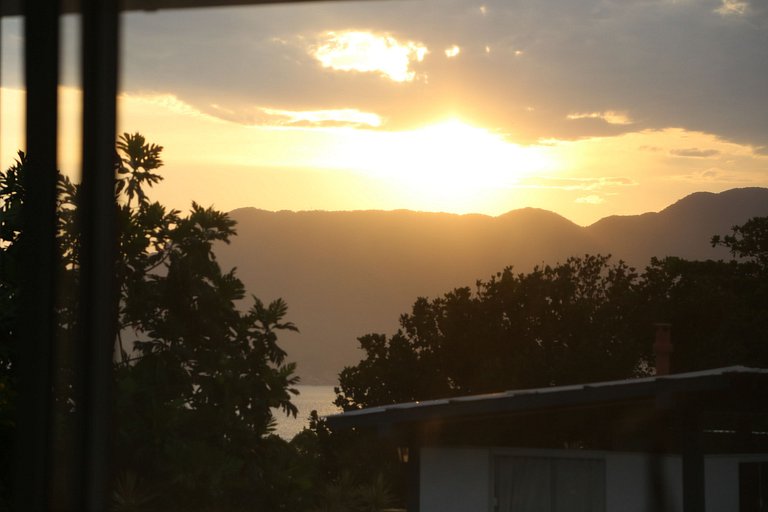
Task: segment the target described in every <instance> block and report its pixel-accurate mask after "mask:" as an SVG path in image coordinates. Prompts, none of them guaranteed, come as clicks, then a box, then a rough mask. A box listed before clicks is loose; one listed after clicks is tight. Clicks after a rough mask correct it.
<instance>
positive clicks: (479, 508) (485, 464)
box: [419, 447, 493, 512]
mask: <svg viewBox="0 0 768 512" xmlns="http://www.w3.org/2000/svg"><path fill="white" fill-rule="evenodd" d="M420 455H421V460H420V466H421V469H420V472H421V484H420V485H421V487H420V490H419V492H420V512H489V511H491V510H492V509H491V504H490V499H491V483H492V482H493V478H492V475H491V461H490V450H489V449H485V448H431V447H425V448H422V449H421V453H420Z"/></svg>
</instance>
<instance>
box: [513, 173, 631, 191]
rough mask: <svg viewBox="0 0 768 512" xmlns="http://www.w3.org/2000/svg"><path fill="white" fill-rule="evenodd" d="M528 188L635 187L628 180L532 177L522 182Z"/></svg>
mask: <svg viewBox="0 0 768 512" xmlns="http://www.w3.org/2000/svg"><path fill="white" fill-rule="evenodd" d="M520 185H521V186H523V187H528V188H550V189H559V190H585V191H586V190H598V189H602V188H606V187H627V186H632V185H636V182H635V181H633V180H631V179H629V178H620V177H604V178H554V177H552V178H551V177H542V176H534V177H531V178H528V179H526V180H524V181H523V182H522V183H521V184H520Z"/></svg>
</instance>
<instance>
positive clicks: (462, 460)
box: [420, 447, 768, 512]
mask: <svg viewBox="0 0 768 512" xmlns="http://www.w3.org/2000/svg"><path fill="white" fill-rule="evenodd" d="M495 455H511V456H514V455H523V456H542V457H565V458H568V457H589V458H603V459H604V460H605V487H606V512H655V504H654V503H653V502H652V501H651V496H652V495H653V494H652V489H653V476H652V475H653V464H654V461H653V459H652V457H650V456H649V455H647V454H641V453H622V452H618V453H617V452H581V451H578V452H574V451H567V450H530V449H520V450H515V449H509V448H500V449H494V448H445V447H444V448H440V447H426V448H422V449H421V469H420V472H421V489H420V495H421V497H420V504H421V512H490V511H492V510H493V503H492V501H493V481H494V475H493V457H494V456H495ZM748 461H766V462H768V454H756V455H723V456H707V457H706V459H705V465H704V471H705V479H706V483H705V489H706V491H705V492H706V495H705V499H706V512H733V511H735V510H738V509H739V463H740V462H748ZM659 463H660V467H661V471H662V480H663V482H664V486H663V493H664V499H665V500H666V504H667V510H673V511H682V509H683V493H682V488H683V484H682V482H683V473H682V460H681V458H680V457H679V456H667V457H662V458H661V460H660V461H659Z"/></svg>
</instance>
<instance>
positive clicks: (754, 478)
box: [739, 462, 760, 512]
mask: <svg viewBox="0 0 768 512" xmlns="http://www.w3.org/2000/svg"><path fill="white" fill-rule="evenodd" d="M739 512H760V463H759V462H742V463H740V464H739Z"/></svg>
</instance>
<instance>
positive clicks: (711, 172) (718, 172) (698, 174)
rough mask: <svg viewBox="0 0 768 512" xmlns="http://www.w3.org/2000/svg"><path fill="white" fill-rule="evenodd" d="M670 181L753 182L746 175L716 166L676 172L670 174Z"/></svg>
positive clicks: (737, 183) (732, 183) (738, 183)
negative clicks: (684, 172) (682, 172)
mask: <svg viewBox="0 0 768 512" xmlns="http://www.w3.org/2000/svg"><path fill="white" fill-rule="evenodd" d="M670 179H671V180H672V181H685V182H690V183H696V184H701V183H721V184H729V185H744V184H748V183H754V180H752V179H750V178H749V177H748V176H744V175H737V174H734V173H732V172H727V171H725V170H723V169H720V168H718V167H710V168H708V169H705V170H703V171H695V172H691V173H688V174H678V175H676V176H671V177H670Z"/></svg>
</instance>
